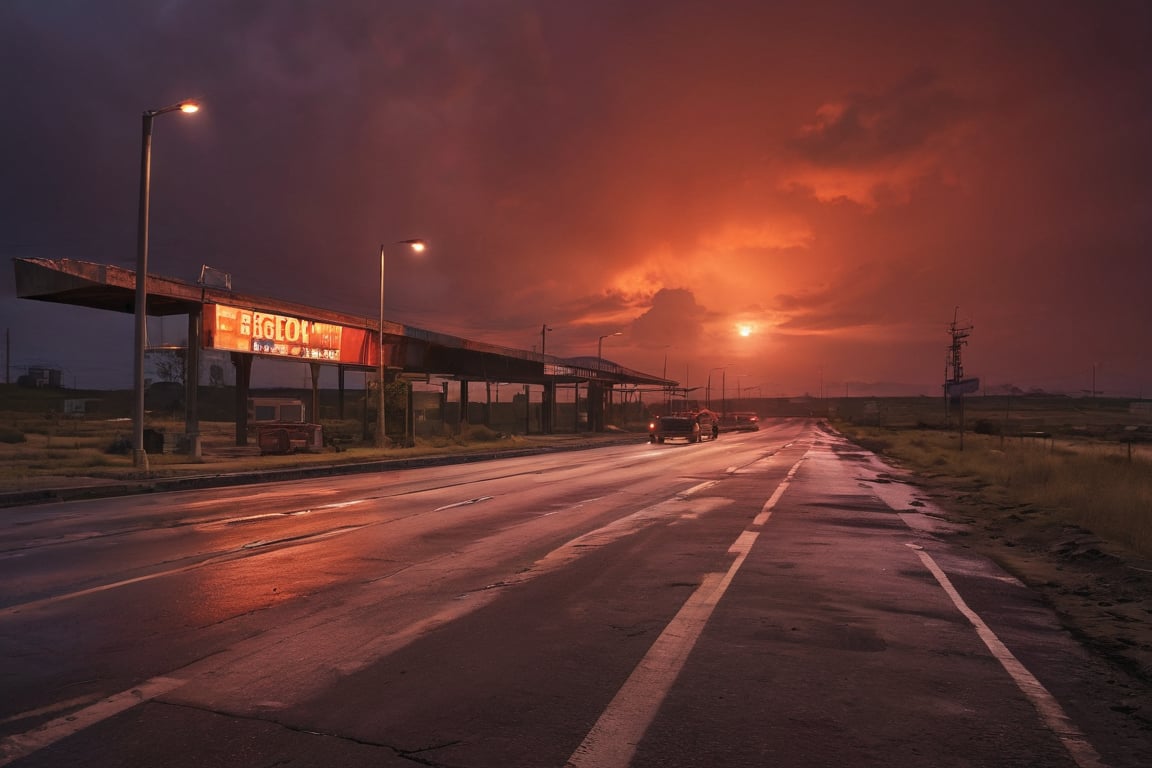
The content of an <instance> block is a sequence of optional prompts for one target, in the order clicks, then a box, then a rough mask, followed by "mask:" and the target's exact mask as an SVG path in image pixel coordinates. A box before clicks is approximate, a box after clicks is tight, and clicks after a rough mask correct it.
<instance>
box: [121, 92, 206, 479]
mask: <svg viewBox="0 0 1152 768" xmlns="http://www.w3.org/2000/svg"><path fill="white" fill-rule="evenodd" d="M199 109H200V105H199V104H196V103H195V102H192V101H182V102H180V103H179V104H172V105H170V106H167V107H164V108H163V109H149V110H147V111H146V112H144V123H143V130H142V135H141V139H140V213H139V218H138V220H137V228H136V308H135V312H136V337H135V346H134V348H133V360H132V362H133V371H132V374H133V376H132V395H133V411H132V464H133V466H135V467H137V468H140V469H143V470H144V471H145V472H147V471H148V454H147V453H145V451H144V344H145V341H146V337H147V335H148V198H149V193H150V191H151V185H152V121H153V120H154V119H155V118H156V116H157V115H163V114H165V113H167V112H184V113H192V112H197V111H199ZM186 375H194V374H186Z"/></svg>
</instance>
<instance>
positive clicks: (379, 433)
mask: <svg viewBox="0 0 1152 768" xmlns="http://www.w3.org/2000/svg"><path fill="white" fill-rule="evenodd" d="M396 245H406V246H408V247H409V248H410V249H411V250H412V251H414V252H415V253H422V252H423V251H424V249H425V248H427V247H428V243H426V242H425V241H423V240H420V239H419V238H415V239H412V240H398V241H396ZM379 329H380V368H379V370H378V371H377V381H376V387H377V395H379V398H380V402H379V403H378V405H377V406H376V447H377V448H384V447H385V446H386V445H387V438H386V437H385V434H384V364H385V361H384V246H383V245H381V246H380V325H379Z"/></svg>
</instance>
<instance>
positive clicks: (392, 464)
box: [0, 435, 647, 508]
mask: <svg viewBox="0 0 1152 768" xmlns="http://www.w3.org/2000/svg"><path fill="white" fill-rule="evenodd" d="M641 442H644V443H647V437H646V436H637V435H631V436H630V437H619V438H608V439H603V440H581V441H579V442H572V443H567V444H556V445H541V446H536V447H532V448H509V449H507V450H496V451H487V452H485V451H480V452H477V453H465V454H451V455H444V456H418V457H413V458H410V459H403V458H401V459H379V460H376V461H364V462H356V463H350V464H315V465H311V466H307V467H288V468H280V469H268V470H259V471H253V472H221V473H219V474H211V475H184V476H179V477H158V478H154V479H147V480H125V481H120V482H111V483H107V484H103V485H78V486H62V487H57V488H41V489H37V490H32V491H9V492H0V508H4V507H21V506H31V505H35V504H51V503H55V502H62V501H82V500H86V499H106V498H113V497H117V496H132V495H136V494H144V493H168V492H172V491H190V490H199V489H204V488H228V487H231V486H237V485H249V484H253V483H275V482H283V481H289V480H308V479H312V478H318V477H333V476H338V475H356V474H366V473H370V472H389V471H395V470H401V469H421V468H426V467H439V466H448V465H451V464H469V463H472V462H477V461H492V460H495V459H514V458H519V457H522V456H537V455H540V454H545V453H560V452H566V451H582V450H587V449H589V448H601V447H604V446H613V445H634V444H639V443H641Z"/></svg>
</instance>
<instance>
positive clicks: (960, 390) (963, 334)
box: [944, 307, 972, 450]
mask: <svg viewBox="0 0 1152 768" xmlns="http://www.w3.org/2000/svg"><path fill="white" fill-rule="evenodd" d="M959 314H960V307H956V311H955V312H953V314H952V325H950V326H949V327H948V332H949V334H950V335H951V336H952V344H951V345H950V346H949V347H948V351H949V361H950V363H951V368H952V377H951V379H950V380H945V382H944V412H945V414H947V412H948V400H949V399H950V398H952V397H957V398H959V399H960V450H964V384H963V382H964V363H963V362H962V361H961V359H960V351H961V350H962V349H963V348H964V346H965V345H966V344H967V343H968V337H969V336H970V335H972V326H971V325H966V326H963V327H961V326H960V324H959V319H958V318H959ZM945 375H947V371H946V372H945Z"/></svg>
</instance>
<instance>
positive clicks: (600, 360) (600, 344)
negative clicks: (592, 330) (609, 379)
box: [596, 331, 624, 370]
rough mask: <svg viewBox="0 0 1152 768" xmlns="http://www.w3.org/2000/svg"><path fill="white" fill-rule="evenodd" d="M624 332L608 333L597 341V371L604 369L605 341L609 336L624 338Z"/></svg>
mask: <svg viewBox="0 0 1152 768" xmlns="http://www.w3.org/2000/svg"><path fill="white" fill-rule="evenodd" d="M623 335H624V331H616V332H615V333H606V334H604V335H603V336H601V337H600V338H599V339H597V341H596V368H597V370H603V369H604V339H606V338H608V337H609V336H623Z"/></svg>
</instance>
